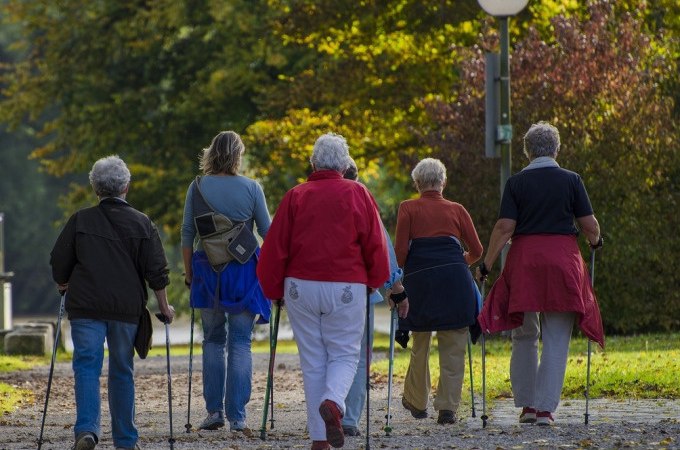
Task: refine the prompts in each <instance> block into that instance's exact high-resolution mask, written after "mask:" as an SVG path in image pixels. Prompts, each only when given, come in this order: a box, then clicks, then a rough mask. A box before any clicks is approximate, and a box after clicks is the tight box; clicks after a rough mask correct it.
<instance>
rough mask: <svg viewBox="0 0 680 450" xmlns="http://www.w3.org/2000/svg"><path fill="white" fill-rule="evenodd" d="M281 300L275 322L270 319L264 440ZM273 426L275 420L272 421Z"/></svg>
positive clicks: (277, 304) (276, 310)
mask: <svg viewBox="0 0 680 450" xmlns="http://www.w3.org/2000/svg"><path fill="white" fill-rule="evenodd" d="M282 301H283V300H279V301H278V302H276V307H275V308H274V312H273V314H272V315H274V316H275V317H274V324H273V325H272V323H271V319H272V318H271V317H270V321H269V326H270V332H269V370H268V371H267V387H266V388H265V390H264V407H263V408H262V426H261V427H260V439H262V440H263V441H264V440H266V439H267V412H268V411H269V397H270V395H272V394H273V390H274V361H275V358H276V341H277V339H278V335H279V318H280V317H281V302H282ZM272 426H273V421H272Z"/></svg>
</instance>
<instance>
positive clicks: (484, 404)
mask: <svg viewBox="0 0 680 450" xmlns="http://www.w3.org/2000/svg"><path fill="white" fill-rule="evenodd" d="M484 282H485V280H482V282H481V284H482V288H481V291H482V302H483V301H484V288H485V285H484ZM481 419H482V428H486V421H487V420H488V419H489V416H487V415H486V336H485V334H484V333H482V417H481Z"/></svg>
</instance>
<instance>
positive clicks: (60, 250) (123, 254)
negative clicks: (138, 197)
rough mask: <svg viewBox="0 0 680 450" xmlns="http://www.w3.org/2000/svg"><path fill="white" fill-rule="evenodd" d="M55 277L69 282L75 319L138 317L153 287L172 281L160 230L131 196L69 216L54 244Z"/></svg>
mask: <svg viewBox="0 0 680 450" xmlns="http://www.w3.org/2000/svg"><path fill="white" fill-rule="evenodd" d="M50 265H51V266H52V277H53V278H54V281H56V282H57V283H59V284H65V283H68V292H67V294H66V311H67V312H68V317H69V319H96V320H119V321H123V322H130V323H138V322H139V316H140V315H141V313H142V308H143V307H144V305H145V304H146V301H147V298H148V293H147V288H146V283H148V286H149V288H151V289H153V290H160V289H163V288H164V287H166V286H167V285H168V284H169V278H168V263H167V260H166V258H165V252H164V250H163V245H162V244H161V240H160V236H159V235H158V230H157V228H156V226H155V225H154V223H153V222H152V221H151V220H150V219H149V218H148V217H147V216H146V215H145V214H143V213H141V212H139V211H137V210H136V209H134V208H133V207H132V206H130V205H129V204H127V203H126V202H125V201H123V200H120V199H114V198H106V199H103V200H102V201H101V202H100V203H99V205H98V206H94V207H91V208H86V209H82V210H80V211H78V212H76V213H75V214H73V216H71V218H70V219H69V221H68V223H67V224H66V226H65V227H64V229H63V230H62V232H61V234H60V235H59V237H58V238H57V242H56V243H55V244H54V248H53V249H52V253H51V258H50Z"/></svg>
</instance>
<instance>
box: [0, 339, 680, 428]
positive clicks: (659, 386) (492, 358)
mask: <svg viewBox="0 0 680 450" xmlns="http://www.w3.org/2000/svg"><path fill="white" fill-rule="evenodd" d="M679 342H680V334H678V333H674V334H665V335H661V334H656V335H640V336H628V337H609V338H607V343H606V344H607V346H606V350H605V351H603V350H601V349H600V348H599V347H598V346H597V345H596V344H592V357H591V387H590V396H591V398H613V399H624V398H666V399H678V398H680V382H678V380H677V374H678V373H680V345H679V344H678V343H679ZM436 344H437V340H436V338H433V347H432V357H431V358H430V370H431V376H432V385H433V386H436V384H437V382H438V380H439V367H438V366H439V357H438V355H437V347H436ZM486 349H487V352H486V384H487V385H486V389H487V395H488V398H489V399H493V398H502V397H510V396H511V390H510V379H509V374H508V367H509V365H510V350H511V348H510V341H509V339H507V338H504V337H501V336H493V337H491V338H490V339H487V344H486ZM388 350H389V340H388V336H387V335H384V334H380V333H378V334H376V337H375V343H374V353H375V354H376V355H379V354H382V355H384V356H387V354H388ZM276 351H277V353H296V352H297V346H296V345H295V342H293V341H283V340H282V341H279V342H278V343H277V348H276ZM171 352H172V356H187V357H188V355H189V346H188V345H184V346H173V347H172V349H171ZM253 352H256V353H268V352H269V341H257V342H255V343H253ZM200 353H201V346H200V344H196V345H195V346H194V356H197V355H200ZM149 354H150V355H151V356H157V355H165V346H162V345H160V346H156V347H154V348H152V349H151V352H150V353H149ZM409 355H410V347H409V349H406V350H404V349H402V348H401V347H400V346H399V345H396V349H395V358H394V374H395V383H398V384H399V383H401V382H402V379H403V377H404V375H405V374H406V369H407V367H408V362H409ZM472 356H473V362H472V366H473V376H474V383H475V391H476V392H477V391H481V380H482V374H481V370H482V357H481V346H480V345H479V343H478V344H477V345H474V346H473V347H472ZM69 358H70V355H68V354H66V353H63V352H60V353H59V354H58V359H59V360H60V361H67V360H68V359H69ZM39 364H45V365H48V364H50V358H48V357H15V356H6V355H1V354H0V371H4V372H8V371H15V370H25V369H28V368H30V367H32V366H35V365H39ZM586 365H587V341H586V340H585V339H583V338H580V337H579V338H574V339H573V340H572V343H571V349H570V355H569V362H568V365H567V374H566V379H565V384H564V390H563V394H562V396H563V398H565V399H570V398H572V399H578V398H583V393H584V390H585V379H586ZM371 368H372V370H373V372H374V373H376V375H377V376H379V377H386V375H387V372H388V360H387V358H381V359H380V360H379V361H377V362H375V363H374V364H373V365H372V366H371ZM465 370H466V373H465V384H464V386H463V393H464V396H465V397H467V400H468V401H469V397H468V396H469V392H470V385H469V382H470V378H469V373H468V366H467V359H466V366H465ZM30 397H31V393H30V392H28V391H25V390H20V389H15V388H13V387H11V386H8V385H7V384H3V383H0V415H1V414H3V413H5V412H6V411H9V410H11V409H13V408H15V407H16V406H17V405H18V404H20V403H21V402H23V401H31V398H30Z"/></svg>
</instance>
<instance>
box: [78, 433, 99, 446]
mask: <svg viewBox="0 0 680 450" xmlns="http://www.w3.org/2000/svg"><path fill="white" fill-rule="evenodd" d="M96 446H97V437H96V436H95V435H94V433H89V432H84V433H80V434H78V437H76V443H75V444H74V445H73V447H72V449H73V450H94V448H95V447H96Z"/></svg>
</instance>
